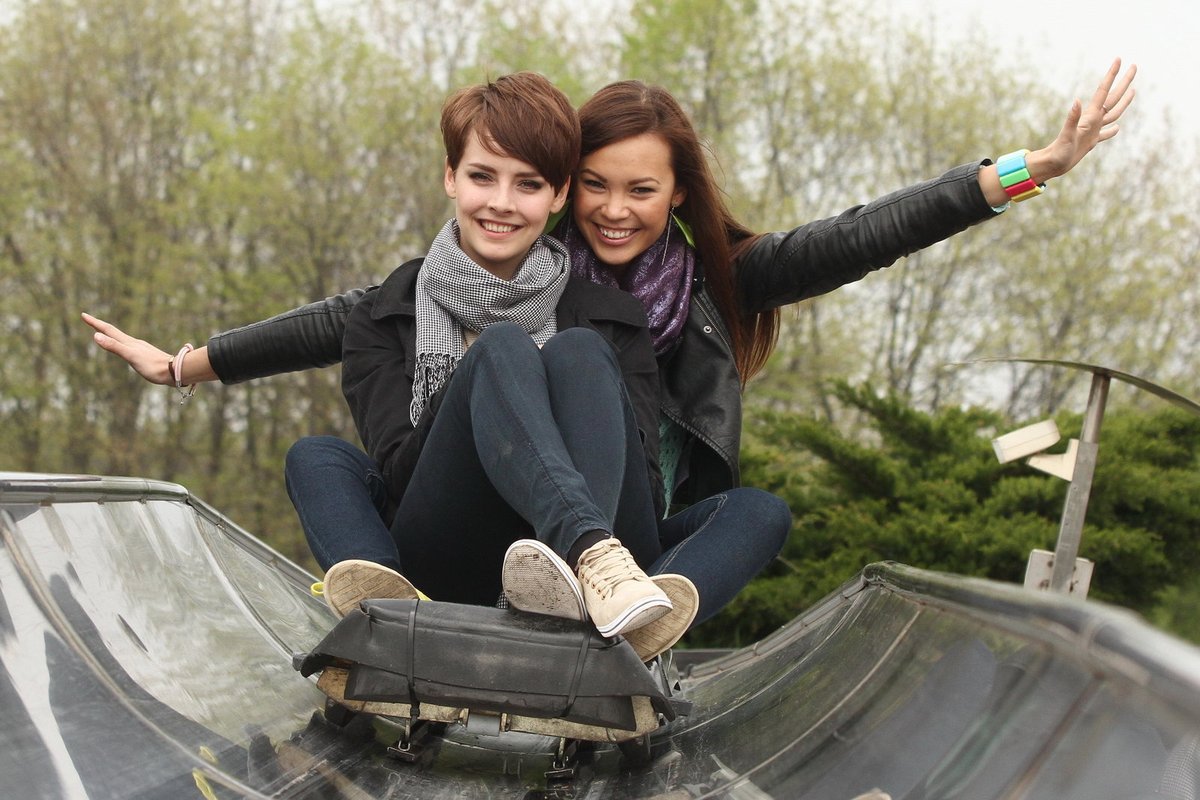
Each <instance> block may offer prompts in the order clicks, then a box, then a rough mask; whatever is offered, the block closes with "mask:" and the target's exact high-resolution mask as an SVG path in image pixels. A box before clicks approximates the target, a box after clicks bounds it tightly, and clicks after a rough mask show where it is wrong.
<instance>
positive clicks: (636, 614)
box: [575, 539, 671, 636]
mask: <svg viewBox="0 0 1200 800" xmlns="http://www.w3.org/2000/svg"><path fill="white" fill-rule="evenodd" d="M575 571H576V574H577V575H578V576H579V583H580V584H581V585H582V586H583V602H584V606H585V607H586V608H587V612H588V616H590V617H591V618H592V623H593V624H594V625H595V626H596V630H598V631H600V635H602V636H616V635H617V634H621V633H625V632H626V631H631V630H634V629H635V628H640V627H642V626H643V625H647V624H649V623H651V622H653V621H654V620H656V619H658V618H659V617H661V616H663V615H664V614H666V613H667V612H668V611H670V610H671V601H670V600H669V599H668V598H667V595H666V593H665V592H663V590H662V589H660V588H658V586H656V585H655V583H654V581H652V580H650V579H649V578H648V577H646V573H645V572H642V568H641V567H639V566H638V565H637V562H636V561H634V560H633V556H632V555H631V554H630V552H629V551H628V550H626V549H625V548H624V546H622V545H621V543H620V542H619V541H617V540H616V539H604V540H603V541H600V542H597V543H596V544H594V545H592V546H591V547H589V548H588V549H587V550H584V551H583V555H581V556H580V557H579V564H578V565H577V566H576V567H575Z"/></svg>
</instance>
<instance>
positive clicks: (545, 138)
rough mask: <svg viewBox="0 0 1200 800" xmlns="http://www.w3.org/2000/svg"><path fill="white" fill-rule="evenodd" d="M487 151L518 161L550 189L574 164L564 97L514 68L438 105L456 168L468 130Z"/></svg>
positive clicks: (574, 142) (574, 122) (575, 147)
mask: <svg viewBox="0 0 1200 800" xmlns="http://www.w3.org/2000/svg"><path fill="white" fill-rule="evenodd" d="M472 132H474V133H476V134H478V136H479V141H480V142H481V143H482V144H483V146H484V147H485V148H486V149H487V150H488V151H489V152H492V153H495V154H496V155H500V156H510V157H512V158H516V159H520V160H521V161H524V162H526V163H527V164H529V165H531V166H532V167H534V168H535V169H536V170H537V171H538V173H539V174H540V175H541V176H542V177H543V178H545V179H546V180H547V181H549V183H550V185H551V186H553V187H554V191H556V192H557V191H559V190H560V189H562V187H563V186H565V185H566V184H567V181H568V180H569V179H570V177H571V175H572V174H574V172H575V168H576V167H577V166H578V165H579V141H580V136H579V117H578V116H577V115H576V113H575V108H574V107H573V106H572V105H571V101H570V100H568V99H567V96H566V95H565V94H563V93H562V92H561V91H559V90H558V89H557V88H555V86H554V84H552V83H550V81H548V80H546V78H544V77H543V76H541V75H539V74H537V73H536V72H514V73H513V74H511V75H504V76H503V77H500V78H497V79H496V80H494V81H490V82H488V83H481V84H476V85H475V86H467V87H465V88H462V89H459V90H458V91H457V92H455V93H454V94H452V95H450V97H449V98H447V100H446V102H445V104H444V105H443V106H442V142H443V144H445V146H446V160H447V162H448V163H449V164H450V168H451V169H454V170H456V169H458V163H459V161H461V160H462V154H463V151H464V150H465V149H466V147H467V141H468V140H469V139H470V136H471V133H472Z"/></svg>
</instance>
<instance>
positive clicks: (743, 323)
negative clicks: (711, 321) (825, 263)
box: [579, 81, 779, 385]
mask: <svg viewBox="0 0 1200 800" xmlns="http://www.w3.org/2000/svg"><path fill="white" fill-rule="evenodd" d="M579 123H580V126H581V128H582V133H583V148H582V150H581V157H587V156H589V155H591V154H592V153H594V152H596V151H597V150H599V149H600V148H602V147H606V146H608V145H610V144H614V143H616V142H619V141H622V140H624V139H628V138H630V137H633V136H640V135H642V134H645V133H653V134H657V135H658V136H661V137H662V138H663V139H664V140H665V141H666V143H667V145H668V147H669V148H670V150H671V169H672V170H673V171H674V173H675V182H676V184H677V185H678V186H679V187H682V188H684V189H686V190H687V195H686V197H684V200H683V203H681V204H680V206H679V208H677V209H676V212H675V213H676V214H677V215H678V216H679V217H680V218H681V219H682V220H683V221H684V222H686V223H688V225H690V226H691V228H692V233H693V236H694V238H695V242H696V251H697V253H698V255H699V258H700V261H701V263H702V264H703V266H704V276H705V282H706V283H707V284H708V289H709V291H710V292H711V293H712V296H713V300H714V301H716V304H717V310H718V311H719V312H720V313H721V317H722V318H723V319H724V321H725V324H726V327H728V329H729V333H730V335H731V336H732V338H733V342H732V344H733V357H734V363H735V364H736V366H737V370H738V374H739V375H740V376H741V380H742V384H743V385H745V383H746V381H747V380H749V379H750V378H751V377H753V376H754V374H755V373H756V372H758V371H759V370H760V369H762V367H763V365H764V364H765V363H766V361H767V358H768V357H769V356H770V355H771V351H772V350H773V349H774V348H775V342H776V339H777V338H778V336H779V309H777V308H773V309H768V310H765V311H757V312H751V313H744V312H743V310H742V306H741V304H740V302H739V299H740V298H738V296H737V294H738V292H737V284H736V281H735V280H734V263H735V262H736V260H737V259H738V258H739V257H740V256H741V255H742V254H743V253H744V252H745V251H746V249H747V248H748V246H749V245H750V244H751V243H752V242H753V241H755V239H757V236H756V235H755V234H754V232H753V231H751V230H750V229H749V228H747V227H746V226H744V225H742V223H740V222H738V221H737V219H735V218H734V216H733V214H732V213H730V211H729V209H728V208H727V207H726V205H725V200H724V198H723V197H722V195H721V190H720V189H719V188H718V186H717V182H716V180H714V179H713V174H712V170H711V169H710V167H709V163H708V159H707V158H706V154H705V148H704V145H702V144H701V142H700V137H699V136H698V135H697V134H696V129H695V127H694V126H693V125H692V122H691V120H690V119H688V117H687V114H685V113H684V111H683V109H682V108H681V107H680V106H679V103H678V102H677V101H676V100H675V98H674V97H672V96H671V93H670V92H668V91H667V90H666V89H664V88H662V87H661V86H652V85H648V84H645V83H642V82H641V81H619V82H617V83H611V84H609V85H608V86H605V87H604V88H603V89H601V90H600V91H598V92H596V93H595V94H594V95H592V97H591V99H589V100H588V101H587V102H586V103H584V104H583V105H582V106H581V107H580V109H579Z"/></svg>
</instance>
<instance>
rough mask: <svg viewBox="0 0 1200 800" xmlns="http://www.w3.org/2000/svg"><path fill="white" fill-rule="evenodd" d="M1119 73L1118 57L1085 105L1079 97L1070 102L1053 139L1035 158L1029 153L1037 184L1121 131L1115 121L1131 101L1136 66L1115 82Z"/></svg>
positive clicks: (1070, 166)
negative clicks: (1063, 119) (1063, 120)
mask: <svg viewBox="0 0 1200 800" xmlns="http://www.w3.org/2000/svg"><path fill="white" fill-rule="evenodd" d="M1120 72H1121V59H1119V58H1118V59H1116V60H1114V61H1113V63H1112V66H1111V67H1109V68H1108V73H1107V74H1106V75H1105V76H1104V80H1102V81H1100V85H1099V86H1098V87H1096V91H1095V92H1094V93H1093V94H1092V98H1091V100H1090V101H1089V102H1088V104H1087V106H1086V107H1085V106H1084V105H1083V104H1082V103H1081V102H1080V101H1079V100H1076V101H1075V102H1074V103H1072V104H1071V110H1070V111H1069V112H1068V113H1067V121H1066V122H1065V123H1064V124H1063V127H1062V130H1061V131H1059V133H1058V136H1057V137H1056V138H1055V139H1054V141H1053V142H1051V143H1050V144H1049V145H1048V146H1046V147H1045V148H1043V149H1042V150H1040V151H1039V152H1038V153H1037V154H1036V155H1037V158H1036V159H1034V158H1033V154H1030V156H1031V160H1036V162H1037V170H1036V172H1035V170H1034V168H1033V164H1030V173H1031V174H1033V175H1034V177H1035V179H1036V180H1037V181H1038V182H1039V183H1040V182H1044V181H1046V180H1048V179H1050V178H1057V177H1058V176H1060V175H1065V174H1066V173H1067V172H1070V171H1071V169H1072V168H1073V167H1074V166H1075V165H1076V164H1078V163H1079V162H1080V160H1082V159H1083V157H1084V156H1086V155H1087V154H1088V153H1090V152H1091V151H1092V148H1093V147H1095V146H1096V145H1097V144H1099V143H1100V142H1106V141H1108V140H1109V139H1111V138H1113V137H1114V136H1116V135H1117V133H1118V131H1120V130H1121V126H1120V125H1118V124H1117V120H1119V119H1120V118H1121V115H1122V114H1124V113H1125V109H1127V108H1129V104H1130V103H1132V102H1133V97H1134V90H1133V88H1132V87H1131V86H1130V84H1132V83H1133V78H1134V76H1135V75H1137V65H1136V64H1135V65H1133V66H1131V67H1130V68H1129V69H1127V70H1125V75H1124V76H1122V77H1121V80H1120V81H1119V82H1118V81H1117V75H1119V74H1120ZM1114 84H1115V85H1114Z"/></svg>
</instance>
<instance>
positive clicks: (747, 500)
mask: <svg viewBox="0 0 1200 800" xmlns="http://www.w3.org/2000/svg"><path fill="white" fill-rule="evenodd" d="M734 491H736V492H738V493H739V494H741V497H740V498H739V499H740V503H741V504H742V509H743V513H744V514H745V515H746V517H747V518H748V519H753V520H754V521H755V523H756V524H755V525H753V526H747V527H748V528H752V529H754V530H755V531H756V533H757V534H758V535H759V536H760V537H761V539H760V543H761V545H762V548H763V552H770V553H771V554H772V557H774V556H776V555H778V554H779V551H780V550H782V549H783V545H784V543H785V542H787V538H788V534H789V533H790V532H791V530H792V510H791V509H790V508H789V507H788V504H787V503H786V502H785V501H784V500H783V499H782V498H780V497H776V496H775V495H773V494H771V493H770V492H767V491H763V490H762V489H755V488H753V487H741V488H740V489H735V490H734Z"/></svg>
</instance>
